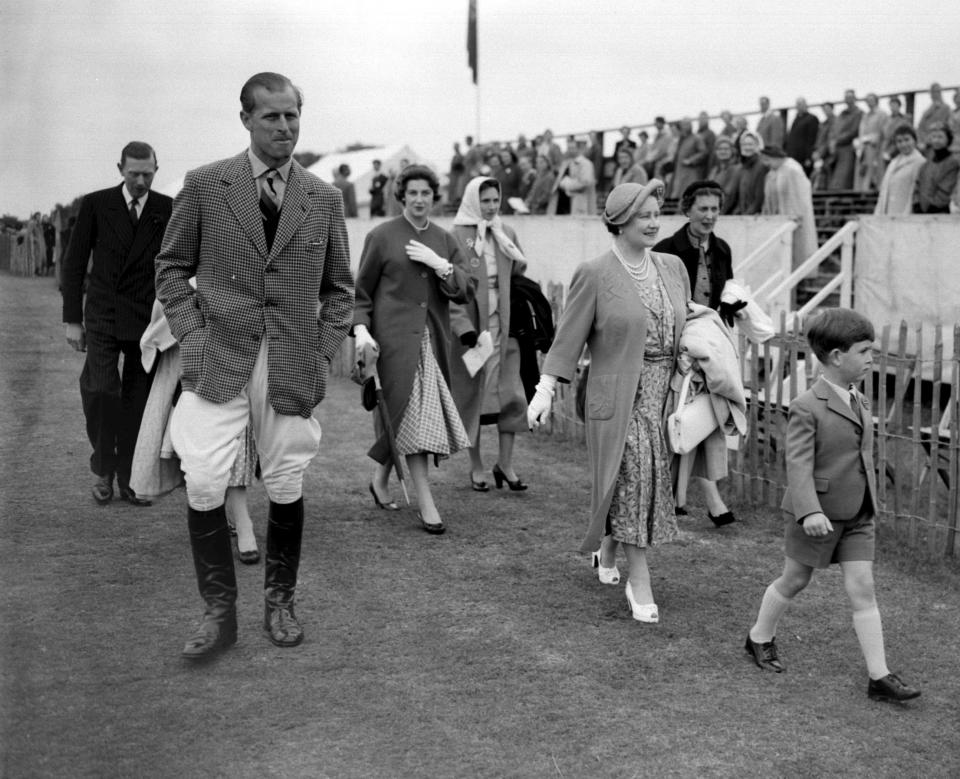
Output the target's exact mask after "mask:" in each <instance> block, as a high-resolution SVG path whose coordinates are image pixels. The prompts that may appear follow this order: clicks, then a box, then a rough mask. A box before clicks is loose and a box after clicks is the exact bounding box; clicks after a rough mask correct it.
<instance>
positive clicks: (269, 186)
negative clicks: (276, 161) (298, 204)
mask: <svg viewBox="0 0 960 779" xmlns="http://www.w3.org/2000/svg"><path fill="white" fill-rule="evenodd" d="M276 175H277V172H276V171H275V170H272V169H271V170H268V171H267V173H266V175H265V176H264V178H263V186H262V187H261V188H260V209H261V210H262V211H263V213H264V216H266V217H268V218H271V219H274V218H276V216H277V214H278V213H279V212H280V198H279V196H278V195H277V188H276V187H275V186H274V183H273V182H274V177H275V176H276Z"/></svg>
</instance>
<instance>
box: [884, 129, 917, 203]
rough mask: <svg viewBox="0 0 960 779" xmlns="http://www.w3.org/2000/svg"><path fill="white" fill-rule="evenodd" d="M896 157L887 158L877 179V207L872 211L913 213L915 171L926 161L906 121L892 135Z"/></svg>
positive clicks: (913, 132)
mask: <svg viewBox="0 0 960 779" xmlns="http://www.w3.org/2000/svg"><path fill="white" fill-rule="evenodd" d="M893 141H894V144H896V148H897V156H896V157H894V158H893V159H892V160H890V164H889V165H887V169H886V171H885V172H884V174H883V181H881V182H880V194H879V195H877V207H876V209H875V210H874V212H873V213H874V214H878V215H882V214H887V215H897V214H899V215H903V214H912V213H913V192H914V189H915V188H916V185H917V174H918V173H919V172H920V167H921V166H922V165H923V163H924V162H925V159H924V156H923V155H922V154H921V153H920V151H919V150H918V149H917V132H916V130H914V129H913V128H912V127H911V126H910V125H908V124H901V125H900V126H899V127H898V128H897V129H896V131H895V132H894V134H893Z"/></svg>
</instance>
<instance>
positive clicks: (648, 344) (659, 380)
mask: <svg viewBox="0 0 960 779" xmlns="http://www.w3.org/2000/svg"><path fill="white" fill-rule="evenodd" d="M662 202H663V182H661V181H659V180H658V179H653V180H651V181H650V182H649V183H648V184H647V185H646V186H643V185H640V184H632V183H631V184H621V185H620V186H619V187H617V188H616V189H614V190H613V191H612V192H611V193H610V195H609V196H608V197H607V203H606V207H605V208H604V213H603V221H604V223H605V224H606V226H607V229H608V230H609V231H610V232H611V233H613V235H614V238H613V245H612V246H611V248H610V251H608V252H605V253H604V254H601V255H600V256H599V257H597V258H596V259H593V260H590V261H588V262H585V263H583V264H582V265H580V266H579V267H578V268H577V270H576V271H575V272H574V275H573V280H572V281H571V284H570V293H569V295H568V296H567V302H566V305H565V306H564V309H563V313H562V315H561V317H560V323H559V325H558V326H557V332H556V335H555V336H554V341H553V346H551V347H550V352H549V353H548V354H547V358H546V360H545V361H544V363H543V376H542V377H541V379H540V383H539V384H538V385H537V391H536V394H535V395H534V396H533V399H532V400H531V401H530V407H529V410H528V413H527V419H528V422H529V424H530V426H531V427H538V426H539V425H540V423H541V421H542V420H543V419H544V418H545V417H546V416H547V414H548V413H549V410H550V406H551V399H552V397H553V393H554V387H555V385H556V382H557V381H558V380H559V381H563V382H569V381H571V380H572V379H573V377H574V375H575V374H576V370H577V362H578V360H579V358H580V353H581V351H582V349H583V346H584V344H586V345H587V346H588V347H589V349H590V375H589V380H588V382H587V392H586V420H585V426H586V434H587V452H588V455H589V458H590V467H591V471H592V480H591V492H590V521H589V525H588V528H587V533H586V536H585V537H584V540H583V543H582V545H581V547H580V549H581V551H586V552H592V553H593V562H594V567H598V568H599V578H600V581H601V582H602V583H604V584H617V583H618V582H619V581H620V572H619V571H618V570H617V567H616V550H617V545H618V544H622V545H623V549H624V552H625V554H626V556H627V562H628V564H629V566H630V577H629V580H628V581H627V586H626V596H627V601H628V602H629V604H630V608H631V610H632V612H633V618H634V619H636V620H638V621H640V622H657V621H658V620H659V611H658V609H657V605H656V603H654V601H653V591H652V589H651V585H650V571H649V569H648V567H647V548H648V547H650V546H655V545H657V544H660V543H664V542H667V541H670V540H671V539H673V538H675V537H676V535H677V522H676V517H675V516H674V498H673V489H672V486H671V478H670V454H669V451H668V450H667V445H666V441H665V439H664V434H663V413H664V405H665V403H666V399H667V391H668V389H669V380H670V377H671V375H672V373H673V371H674V370H675V369H676V360H677V349H678V346H679V343H680V334H681V332H682V330H683V325H684V322H685V321H686V313H687V301H688V300H689V299H690V283H689V281H688V279H687V272H686V270H684V267H683V264H682V263H681V262H680V259H679V258H678V257H675V256H673V255H671V254H660V253H658V252H653V251H651V247H652V246H653V245H654V244H655V243H656V240H657V234H658V232H659V229H660V204H661V203H662ZM598 547H599V549H598Z"/></svg>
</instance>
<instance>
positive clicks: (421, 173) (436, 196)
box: [393, 163, 440, 203]
mask: <svg viewBox="0 0 960 779" xmlns="http://www.w3.org/2000/svg"><path fill="white" fill-rule="evenodd" d="M417 180H423V181H426V182H427V184H429V185H430V189H432V190H433V202H434V203H436V202H437V201H438V200H440V179H438V178H437V174H436V173H434V172H433V171H432V170H430V168H428V167H427V166H426V165H418V164H416V163H415V164H413V165H407V167H405V168H404V169H403V170H401V171H400V175H399V176H397V188H396V191H395V192H394V193H393V194H394V196H395V197H396V198H397V200H399V201H400V202H401V203H403V202H404V197H405V196H406V189H407V184H409V183H410V182H411V181H417Z"/></svg>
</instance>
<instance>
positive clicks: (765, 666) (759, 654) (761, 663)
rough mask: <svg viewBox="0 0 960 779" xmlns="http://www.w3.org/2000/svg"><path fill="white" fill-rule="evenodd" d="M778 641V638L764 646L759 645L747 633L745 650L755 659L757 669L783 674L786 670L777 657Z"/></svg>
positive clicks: (772, 639) (765, 643)
mask: <svg viewBox="0 0 960 779" xmlns="http://www.w3.org/2000/svg"><path fill="white" fill-rule="evenodd" d="M776 640H777V639H776V638H771V639H770V640H769V641H766V642H764V643H763V644H758V643H757V642H756V641H754V640H753V639H752V638H750V634H749V633H747V643H746V644H744V645H743V648H744V649H746V650H747V652H748V653H749V654H750V656H751V657H753V662H755V663H756V664H757V668H759V669H761V670H763V671H773V672H774V673H778V674H779V673H783V672H784V671H785V670H786V668H784V667H783V663H781V662H780V658H779V657H777V645H776V643H775V642H776Z"/></svg>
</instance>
